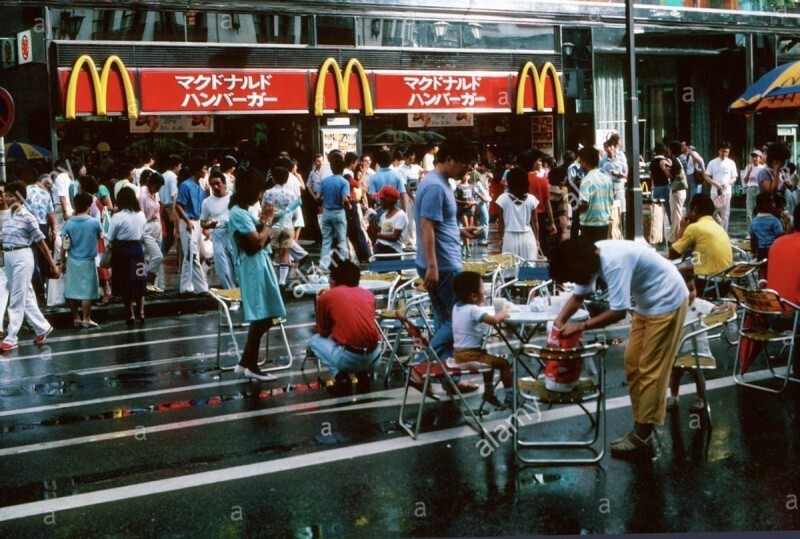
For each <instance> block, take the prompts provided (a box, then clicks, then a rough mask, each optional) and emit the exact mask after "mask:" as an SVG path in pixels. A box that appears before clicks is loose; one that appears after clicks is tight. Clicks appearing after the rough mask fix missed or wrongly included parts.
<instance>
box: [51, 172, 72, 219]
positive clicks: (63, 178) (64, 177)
mask: <svg viewBox="0 0 800 539" xmlns="http://www.w3.org/2000/svg"><path fill="white" fill-rule="evenodd" d="M70 183H72V179H71V178H70V177H69V174H67V173H66V172H62V173H60V174H59V175H58V176H56V179H55V181H54V182H53V203H54V204H55V206H57V207H59V208H60V207H61V198H62V197H63V198H64V199H65V200H66V203H67V205H66V207H65V208H62V209H63V212H64V214H65V215H71V214H72V205H71V203H70V199H69V185H70Z"/></svg>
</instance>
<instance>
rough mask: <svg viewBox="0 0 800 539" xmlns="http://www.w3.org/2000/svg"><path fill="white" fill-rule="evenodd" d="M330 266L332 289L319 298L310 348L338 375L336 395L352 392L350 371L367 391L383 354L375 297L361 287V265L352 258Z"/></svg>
mask: <svg viewBox="0 0 800 539" xmlns="http://www.w3.org/2000/svg"><path fill="white" fill-rule="evenodd" d="M331 266H332V267H331V274H330V290H328V291H325V292H321V293H320V295H319V296H318V297H317V335H314V336H313V337H311V343H310V344H309V347H310V348H311V351H312V352H314V355H316V356H317V358H319V360H320V363H322V364H323V365H325V366H326V367H327V368H328V370H330V371H331V374H333V376H334V377H335V380H336V383H335V385H334V386H333V390H332V392H333V393H334V394H336V395H347V394H349V393H350V392H351V390H352V385H351V383H350V373H355V375H356V378H358V387H357V390H358V392H359V393H366V392H368V391H369V390H370V379H371V377H372V372H371V371H372V364H373V363H374V362H375V361H376V360H377V359H378V356H379V355H380V347H379V346H378V344H379V343H380V340H381V336H380V333H379V332H378V328H377V326H376V325H375V296H374V295H373V294H372V292H370V291H368V290H364V289H363V288H359V286H358V283H359V281H360V280H361V271H360V270H359V269H358V266H356V265H355V264H353V263H352V262H350V261H349V260H348V261H342V260H334V261H333V262H332V263H331Z"/></svg>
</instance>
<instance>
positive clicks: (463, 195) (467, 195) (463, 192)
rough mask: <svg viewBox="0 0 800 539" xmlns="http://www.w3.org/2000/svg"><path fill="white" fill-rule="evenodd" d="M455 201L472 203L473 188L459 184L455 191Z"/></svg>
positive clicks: (472, 186) (470, 185) (473, 196)
mask: <svg viewBox="0 0 800 539" xmlns="http://www.w3.org/2000/svg"><path fill="white" fill-rule="evenodd" d="M455 196H456V200H460V201H462V202H472V201H474V200H475V186H474V185H472V184H469V183H459V184H458V185H457V186H456V190H455Z"/></svg>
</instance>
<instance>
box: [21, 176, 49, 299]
mask: <svg viewBox="0 0 800 539" xmlns="http://www.w3.org/2000/svg"><path fill="white" fill-rule="evenodd" d="M31 178H32V179H35V181H34V182H33V183H31V184H30V185H28V186H27V187H26V188H25V189H26V193H25V194H26V198H25V207H26V208H28V211H29V212H31V213H32V214H33V216H34V217H36V222H37V223H39V230H41V231H42V234H44V237H45V242H46V243H47V247H48V248H49V249H51V250H52V249H53V247H54V246H55V243H54V241H53V240H54V238H55V233H56V217H55V207H54V206H53V199H52V197H51V196H50V193H48V192H47V190H46V189H45V188H44V184H43V183H42V182H43V181H45V180H47V179H48V178H49V174H42V175H40V176H39V177H38V178H36V176H31ZM33 260H34V263H35V268H34V271H33V289H34V291H35V292H36V296H37V297H38V298H39V299H40V300H42V299H44V297H45V286H46V285H47V275H48V271H47V269H48V268H47V260H46V259H45V257H44V256H43V254H42V253H41V252H40V251H38V250H37V251H36V252H35V253H34V259H33Z"/></svg>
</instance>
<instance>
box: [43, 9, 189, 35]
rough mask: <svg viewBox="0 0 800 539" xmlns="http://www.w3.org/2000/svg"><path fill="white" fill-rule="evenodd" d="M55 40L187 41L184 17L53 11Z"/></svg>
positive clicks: (169, 13)
mask: <svg viewBox="0 0 800 539" xmlns="http://www.w3.org/2000/svg"><path fill="white" fill-rule="evenodd" d="M50 20H51V22H52V25H53V27H52V33H53V38H54V39H69V40H76V39H77V40H87V41H89V40H94V41H99V40H103V41H183V40H184V39H185V33H184V24H185V21H184V14H183V13H181V12H179V11H149V10H138V9H125V10H122V9H52V10H51V12H50Z"/></svg>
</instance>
